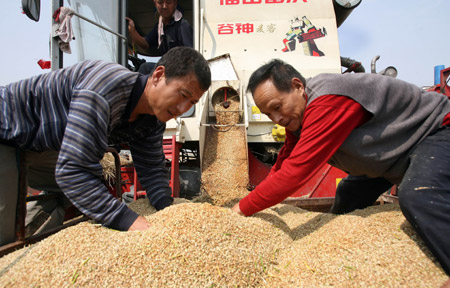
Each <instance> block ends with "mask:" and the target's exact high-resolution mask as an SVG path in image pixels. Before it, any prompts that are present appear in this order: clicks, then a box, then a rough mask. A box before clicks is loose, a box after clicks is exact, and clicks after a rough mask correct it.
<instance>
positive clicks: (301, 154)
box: [239, 95, 450, 216]
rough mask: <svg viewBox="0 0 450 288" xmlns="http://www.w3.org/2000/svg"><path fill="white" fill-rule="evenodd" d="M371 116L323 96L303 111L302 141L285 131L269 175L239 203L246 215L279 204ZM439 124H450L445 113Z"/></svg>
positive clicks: (341, 99) (348, 101)
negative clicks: (282, 142) (284, 138)
mask: <svg viewBox="0 0 450 288" xmlns="http://www.w3.org/2000/svg"><path fill="white" fill-rule="evenodd" d="M371 117H372V114H371V113H369V112H368V111H367V110H365V109H364V108H363V107H362V106H361V105H360V104H359V103H358V102H356V101H354V100H352V99H350V98H348V97H345V96H337V95H324V96H321V97H319V98H317V99H315V100H314V101H313V102H311V104H310V105H308V107H307V108H306V109H305V112H304V116H303V121H302V129H301V133H300V135H301V138H298V137H296V136H294V135H293V134H292V133H291V132H289V131H287V132H286V141H285V143H284V145H283V147H282V148H281V150H280V153H279V155H278V158H277V162H276V163H275V165H274V166H273V167H272V170H271V171H270V173H269V175H268V176H267V177H266V178H265V179H264V180H263V181H262V182H261V183H260V184H259V185H258V186H257V187H256V188H255V190H253V191H252V192H251V193H250V194H249V195H247V196H246V197H245V198H243V199H242V200H241V201H240V202H239V208H240V209H241V211H242V213H244V215H246V216H249V215H252V214H254V213H256V212H259V211H261V210H264V209H266V208H268V207H271V206H273V205H275V204H278V203H280V202H281V201H283V200H284V199H286V198H287V197H289V196H290V195H291V194H292V193H294V192H295V191H297V190H298V189H299V188H300V187H301V186H302V185H304V184H305V183H306V182H307V181H308V180H309V179H310V178H311V177H312V176H313V175H315V174H316V173H317V172H318V170H319V169H320V168H321V167H322V165H323V164H325V163H326V162H327V161H328V160H329V159H330V158H331V156H332V155H333V154H334V153H335V152H336V150H337V149H338V148H339V147H340V146H341V145H342V143H343V142H344V141H345V139H346V138H347V137H348V135H350V133H351V132H352V131H353V130H354V129H355V128H357V127H359V126H361V125H362V124H364V123H365V122H367V121H368V120H369V119H370V118H371ZM442 125H450V114H447V115H446V116H445V118H444V120H443V123H442Z"/></svg>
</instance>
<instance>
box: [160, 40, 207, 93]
mask: <svg viewBox="0 0 450 288" xmlns="http://www.w3.org/2000/svg"><path fill="white" fill-rule="evenodd" d="M158 66H164V68H165V76H166V79H167V81H170V80H171V79H172V78H179V77H184V76H186V75H189V74H190V73H194V74H195V76H196V77H197V80H198V83H199V85H200V88H202V89H203V90H207V89H208V88H209V86H210V85H211V71H210V69H209V65H208V62H207V61H206V60H205V58H204V57H203V55H202V54H200V53H199V52H198V51H196V50H195V49H193V48H191V47H186V46H179V47H175V48H172V49H170V50H169V51H167V52H166V53H165V54H164V55H163V56H162V57H161V59H159V61H158V63H156V67H158Z"/></svg>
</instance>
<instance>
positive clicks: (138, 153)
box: [130, 125, 173, 210]
mask: <svg viewBox="0 0 450 288" xmlns="http://www.w3.org/2000/svg"><path fill="white" fill-rule="evenodd" d="M164 130H165V125H161V126H159V127H158V128H157V130H156V131H154V133H153V134H152V135H151V136H148V137H147V138H146V139H144V140H141V141H138V142H133V143H130V151H131V154H132V157H133V163H134V166H135V168H136V172H137V175H138V178H139V182H140V183H141V185H142V187H143V188H144V189H145V191H146V192H147V197H148V199H149V201H150V204H151V205H152V206H153V207H155V208H156V209H157V210H161V209H164V208H165V207H167V206H169V205H170V204H172V202H173V198H172V197H171V194H172V190H171V188H170V186H169V174H168V169H167V167H166V163H165V155H164V151H163V145H162V141H163V133H164Z"/></svg>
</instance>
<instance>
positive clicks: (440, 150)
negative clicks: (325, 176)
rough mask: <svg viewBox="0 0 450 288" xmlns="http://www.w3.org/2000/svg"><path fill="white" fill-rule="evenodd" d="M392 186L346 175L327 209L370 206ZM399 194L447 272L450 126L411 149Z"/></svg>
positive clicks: (404, 209) (344, 210)
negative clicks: (332, 202)
mask: <svg viewBox="0 0 450 288" xmlns="http://www.w3.org/2000/svg"><path fill="white" fill-rule="evenodd" d="M391 186H392V184H391V183H389V182H388V181H386V180H385V179H383V178H367V177H356V176H348V177H346V178H345V179H343V180H342V181H341V182H340V183H339V185H338V188H337V190H336V198H335V203H334V204H333V206H332V207H331V210H330V212H331V213H335V214H342V213H348V212H351V211H353V210H355V209H362V208H365V207H367V206H370V205H372V204H373V203H374V202H375V201H376V199H377V198H378V197H379V196H380V195H381V194H383V192H385V191H387V190H388V189H389V188H390V187H391ZM398 197H399V203H400V208H401V210H402V212H403V215H405V217H406V219H407V220H408V221H409V222H410V223H411V225H412V226H413V227H414V228H415V230H416V231H417V233H418V234H419V235H420V236H421V237H422V239H423V241H424V242H425V244H426V245H427V247H428V248H429V249H430V251H431V252H432V253H433V255H434V256H435V257H436V259H437V260H438V261H439V263H440V264H441V265H442V267H443V269H444V271H445V272H446V273H447V274H448V275H450V127H443V128H441V129H439V130H438V131H436V132H435V133H434V134H432V135H429V136H428V137H427V138H426V139H425V140H424V141H423V142H422V143H421V144H420V145H419V146H418V147H416V149H415V150H414V151H413V153H412V154H411V156H410V165H409V167H408V169H407V171H406V173H405V175H404V177H403V180H402V182H401V183H400V184H399V187H398Z"/></svg>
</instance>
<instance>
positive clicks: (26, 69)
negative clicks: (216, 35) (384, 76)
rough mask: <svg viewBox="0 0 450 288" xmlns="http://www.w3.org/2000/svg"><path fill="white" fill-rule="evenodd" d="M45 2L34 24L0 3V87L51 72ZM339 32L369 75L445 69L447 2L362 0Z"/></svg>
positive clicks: (416, 76)
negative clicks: (46, 65)
mask: <svg viewBox="0 0 450 288" xmlns="http://www.w3.org/2000/svg"><path fill="white" fill-rule="evenodd" d="M208 1H212V0H208ZM308 1H317V0H308ZM50 2H51V1H48V0H41V17H40V21H39V22H35V21H33V20H30V19H28V17H27V16H26V15H25V14H22V9H21V0H3V1H2V3H1V4H0V24H1V25H0V35H1V39H2V41H1V43H2V45H0V63H1V65H0V85H6V84H8V83H11V82H14V81H18V80H21V79H25V78H28V77H31V76H34V75H37V74H41V73H45V72H49V71H50V70H42V69H41V68H40V67H39V66H38V65H37V61H39V59H44V60H50V57H49V35H50V27H51V24H50V23H51V21H50V20H51V11H50V10H51V7H50ZM338 33H339V47H340V52H341V56H343V57H349V58H351V59H354V60H357V61H359V62H361V63H362V65H363V66H364V68H365V70H366V72H369V73H370V72H371V61H372V59H373V58H374V57H375V56H377V55H379V56H380V58H379V60H378V61H377V62H376V71H377V72H379V71H381V70H382V69H384V68H386V67H387V66H394V67H395V68H396V69H397V71H398V76H397V78H399V79H402V80H405V81H408V82H410V83H413V84H416V85H418V86H420V87H422V86H431V85H433V84H434V66H436V65H444V66H445V67H450V1H449V0H428V1H425V0H362V2H361V4H360V5H359V6H358V7H357V8H356V9H355V10H354V11H353V12H352V13H351V14H350V16H349V17H348V18H347V20H346V21H345V22H344V23H343V24H342V25H341V26H340V27H339V28H338Z"/></svg>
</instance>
